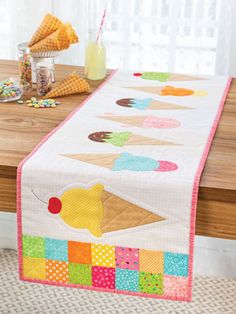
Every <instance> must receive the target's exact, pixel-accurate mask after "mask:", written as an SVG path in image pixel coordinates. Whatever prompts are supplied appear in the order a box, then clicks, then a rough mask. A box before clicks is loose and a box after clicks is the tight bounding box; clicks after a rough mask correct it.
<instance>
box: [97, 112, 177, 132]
mask: <svg viewBox="0 0 236 314" xmlns="http://www.w3.org/2000/svg"><path fill="white" fill-rule="evenodd" d="M98 118H101V119H105V120H109V121H114V122H118V123H120V124H122V125H127V126H135V127H139V128H154V129H171V128H177V127H179V126H180V122H179V121H178V120H176V119H172V118H164V117H157V116H116V115H112V114H111V115H105V116H98Z"/></svg>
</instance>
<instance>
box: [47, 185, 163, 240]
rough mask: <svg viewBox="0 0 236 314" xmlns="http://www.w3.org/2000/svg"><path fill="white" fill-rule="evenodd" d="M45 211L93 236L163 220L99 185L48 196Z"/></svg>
mask: <svg viewBox="0 0 236 314" xmlns="http://www.w3.org/2000/svg"><path fill="white" fill-rule="evenodd" d="M48 211H49V212H50V213H51V214H54V215H59V217H60V218H61V219H62V221H63V222H64V223H65V224H66V225H68V226H70V227H72V228H75V229H87V230H88V231H89V232H90V233H91V234H92V235H93V236H94V237H101V236H102V235H103V234H104V233H108V232H112V231H118V230H124V229H129V228H133V227H138V226H143V225H147V224H151V223H156V222H159V221H162V220H164V218H163V217H161V216H159V215H156V214H154V213H152V212H150V211H148V210H146V209H144V208H142V207H139V206H137V205H135V204H132V203H130V202H128V201H126V200H125V199H123V198H121V197H119V196H117V195H115V194H113V193H110V192H108V191H106V190H105V189H104V186H103V185H102V184H95V185H93V186H92V187H90V188H88V189H84V188H70V189H68V190H67V191H65V192H64V193H63V194H62V195H60V196H59V197H51V198H50V199H49V201H48Z"/></svg>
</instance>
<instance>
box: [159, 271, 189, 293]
mask: <svg viewBox="0 0 236 314" xmlns="http://www.w3.org/2000/svg"><path fill="white" fill-rule="evenodd" d="M164 295H165V296H169V297H182V298H187V297H188V277H175V276H167V275H166V276H164Z"/></svg>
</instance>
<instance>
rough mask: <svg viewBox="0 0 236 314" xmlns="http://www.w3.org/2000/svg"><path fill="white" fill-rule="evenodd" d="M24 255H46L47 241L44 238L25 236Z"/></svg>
mask: <svg viewBox="0 0 236 314" xmlns="http://www.w3.org/2000/svg"><path fill="white" fill-rule="evenodd" d="M23 256H30V257H38V258H44V257H45V241H44V238H40V237H33V236H28V235H24V236H23Z"/></svg>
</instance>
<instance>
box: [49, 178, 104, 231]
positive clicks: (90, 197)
mask: <svg viewBox="0 0 236 314" xmlns="http://www.w3.org/2000/svg"><path fill="white" fill-rule="evenodd" d="M103 190H104V187H103V185H102V184H95V185H94V186H92V187H90V188H88V189H83V188H71V189H69V190H67V191H66V192H64V193H63V194H62V195H61V196H60V198H57V197H52V198H50V199H49V202H48V210H49V212H50V213H52V214H59V216H60V217H61V219H62V220H63V221H64V222H65V223H66V224H67V225H69V226H70V227H73V228H76V229H87V230H89V231H90V232H91V233H92V234H93V235H94V236H95V237H101V236H102V230H101V222H102V219H103V215H104V210H103V204H102V201H101V194H102V192H103Z"/></svg>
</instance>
